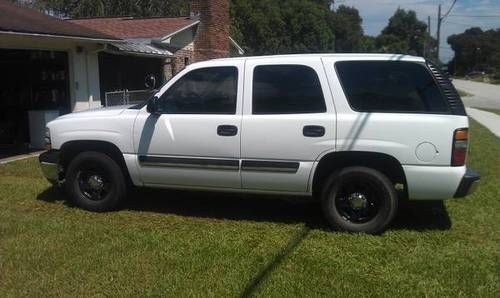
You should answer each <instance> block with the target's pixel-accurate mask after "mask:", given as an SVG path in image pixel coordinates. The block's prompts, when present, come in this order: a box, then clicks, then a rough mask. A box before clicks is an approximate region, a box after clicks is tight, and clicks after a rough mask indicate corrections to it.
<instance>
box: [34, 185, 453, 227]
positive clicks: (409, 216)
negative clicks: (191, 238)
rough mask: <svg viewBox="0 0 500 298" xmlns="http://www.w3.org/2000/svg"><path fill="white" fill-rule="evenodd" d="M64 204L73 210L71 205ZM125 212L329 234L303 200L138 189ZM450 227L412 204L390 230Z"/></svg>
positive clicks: (52, 197)
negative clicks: (293, 226) (267, 224)
mask: <svg viewBox="0 0 500 298" xmlns="http://www.w3.org/2000/svg"><path fill="white" fill-rule="evenodd" d="M37 199H38V200H42V201H46V202H56V201H63V200H64V201H65V199H66V195H65V194H64V193H63V192H62V190H60V189H57V188H48V189H46V190H45V191H44V192H42V193H40V194H39V195H38V197H37ZM65 203H66V204H67V206H69V207H73V205H72V204H71V203H70V202H67V201H65ZM122 209H125V210H130V211H141V212H154V213H165V214H176V215H181V216H186V217H200V218H216V219H226V220H249V221H258V222H278V223H288V224H291V223H303V224H305V225H306V226H307V227H308V228H310V229H321V230H329V227H328V225H327V223H326V221H325V220H324V219H323V216H322V212H321V209H320V205H319V204H318V203H317V202H316V201H313V200H311V199H310V198H304V197H290V196H288V197H283V196H269V195H251V194H232V193H215V192H191V191H171V190H157V189H137V190H134V191H132V192H131V194H130V196H129V199H128V200H127V202H126V203H125V204H124V205H123V206H122ZM450 227H451V221H450V218H449V216H448V213H447V211H446V208H445V206H444V204H443V202H442V201H413V202H408V203H406V204H404V206H401V208H400V210H399V211H398V215H397V216H396V218H395V219H394V221H393V224H392V225H391V227H390V228H389V229H390V230H400V229H404V230H414V231H426V230H446V229H449V228H450Z"/></svg>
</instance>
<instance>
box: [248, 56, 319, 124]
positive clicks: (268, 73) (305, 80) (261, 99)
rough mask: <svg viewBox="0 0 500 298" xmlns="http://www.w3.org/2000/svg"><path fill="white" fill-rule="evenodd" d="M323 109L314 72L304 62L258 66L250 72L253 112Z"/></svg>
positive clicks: (286, 112) (291, 111)
mask: <svg viewBox="0 0 500 298" xmlns="http://www.w3.org/2000/svg"><path fill="white" fill-rule="evenodd" d="M324 112H326V106H325V99H324V97H323V91H322V90H321V83H320V82H319V78H318V75H317V74H316V71H315V70H314V69H312V68H310V67H309V66H304V65H261V66H257V67H255V69H254V72H253V104H252V113H253V114H300V113H324Z"/></svg>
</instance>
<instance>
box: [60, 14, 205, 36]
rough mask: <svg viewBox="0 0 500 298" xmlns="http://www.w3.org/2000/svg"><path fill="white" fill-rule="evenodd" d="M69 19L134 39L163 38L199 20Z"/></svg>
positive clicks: (177, 18)
mask: <svg viewBox="0 0 500 298" xmlns="http://www.w3.org/2000/svg"><path fill="white" fill-rule="evenodd" d="M67 21H68V22H71V23H73V24H77V25H81V26H85V27H87V28H90V29H93V30H97V31H100V32H103V33H106V34H108V35H112V36H115V37H118V38H122V39H133V38H161V37H164V36H167V35H169V34H172V33H174V32H177V31H179V30H181V29H183V28H185V27H188V26H190V25H192V24H194V23H196V22H197V21H198V20H197V19H195V18H190V17H176V18H172V17H150V18H134V17H111V18H107V17H103V18H85V19H68V20H67Z"/></svg>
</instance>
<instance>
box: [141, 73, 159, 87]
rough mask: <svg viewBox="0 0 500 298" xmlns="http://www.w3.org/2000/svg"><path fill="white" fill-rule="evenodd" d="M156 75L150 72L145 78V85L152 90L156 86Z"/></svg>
mask: <svg viewBox="0 0 500 298" xmlns="http://www.w3.org/2000/svg"><path fill="white" fill-rule="evenodd" d="M156 82H157V80H156V76H155V75H153V74H148V75H147V76H146V78H145V79H144V85H145V86H146V88H148V89H150V90H152V89H155V88H156Z"/></svg>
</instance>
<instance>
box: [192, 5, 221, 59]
mask: <svg viewBox="0 0 500 298" xmlns="http://www.w3.org/2000/svg"><path fill="white" fill-rule="evenodd" d="M191 15H192V16H195V17H196V16H198V17H199V18H200V24H199V25H198V30H197V33H196V37H195V39H194V60H195V61H203V60H209V59H215V58H223V57H229V45H230V43H229V0H192V1H191Z"/></svg>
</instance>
